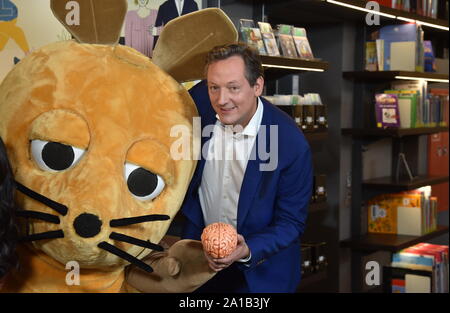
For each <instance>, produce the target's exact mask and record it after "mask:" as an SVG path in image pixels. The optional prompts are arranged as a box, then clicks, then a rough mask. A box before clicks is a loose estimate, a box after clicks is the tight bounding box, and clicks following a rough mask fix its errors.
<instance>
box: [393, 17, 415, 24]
mask: <svg viewBox="0 0 450 313" xmlns="http://www.w3.org/2000/svg"><path fill="white" fill-rule="evenodd" d="M397 19H398V20H401V21H405V22H408V23H416V22H417V21H416V20H413V19H412V18H406V17H402V16H397Z"/></svg>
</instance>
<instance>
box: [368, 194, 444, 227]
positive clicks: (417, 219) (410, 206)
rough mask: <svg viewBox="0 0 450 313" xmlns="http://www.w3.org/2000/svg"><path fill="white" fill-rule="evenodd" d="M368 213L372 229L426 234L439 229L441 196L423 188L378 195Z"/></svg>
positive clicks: (370, 202) (372, 201) (371, 202)
mask: <svg viewBox="0 0 450 313" xmlns="http://www.w3.org/2000/svg"><path fill="white" fill-rule="evenodd" d="M367 213H368V214H367V223H368V224H367V225H368V232H369V233H381V234H397V235H409V236H422V235H424V234H427V233H430V232H432V231H434V230H436V229H437V199H436V198H435V197H430V195H428V194H427V193H426V192H422V191H408V192H402V193H396V194H383V195H378V196H376V197H374V198H372V199H370V200H369V201H368V202H367Z"/></svg>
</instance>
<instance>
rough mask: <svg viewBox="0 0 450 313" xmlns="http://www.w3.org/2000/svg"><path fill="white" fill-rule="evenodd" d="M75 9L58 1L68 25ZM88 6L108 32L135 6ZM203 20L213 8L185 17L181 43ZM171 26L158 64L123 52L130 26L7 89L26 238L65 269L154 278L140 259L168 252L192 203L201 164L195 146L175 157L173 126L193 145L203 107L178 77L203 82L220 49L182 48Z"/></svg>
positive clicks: (16, 78) (10, 82)
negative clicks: (178, 217) (137, 269)
mask: <svg viewBox="0 0 450 313" xmlns="http://www.w3.org/2000/svg"><path fill="white" fill-rule="evenodd" d="M65 2H67V1H60V0H58V1H52V8H53V10H54V12H55V14H56V15H57V16H59V19H60V20H63V18H61V14H58V12H64V9H65V6H64V4H65ZM78 2H79V3H80V6H81V10H80V12H81V15H80V16H81V25H83V23H84V22H83V17H84V16H93V14H94V15H95V16H98V18H94V20H93V21H91V20H89V21H90V22H91V24H93V25H103V26H102V27H107V28H108V27H109V26H107V23H106V21H110V20H114V19H115V18H118V17H119V18H123V16H124V13H125V12H124V10H125V11H126V1H111V0H109V1H108V0H102V1H96V2H95V5H96V6H97V7H96V8H92V7H90V1H78ZM112 3H114V4H118V6H117V7H114V9H111V10H110V12H109V13H110V14H111V12H113V14H116V16H115V17H111V16H107V17H105V16H103V15H102V16H101V17H100V13H99V12H104V10H102V9H101V6H102V5H103V6H105V5H111V4H112ZM57 5H60V6H61V7H60V8H58V7H57ZM83 12H90V14H89V15H88V14H84V13H83ZM114 12H115V13H114ZM211 13H212V12H210V13H208V14H211ZM195 14H204V12H200V11H199V12H197V13H192V15H193V16H194V17H192V16H191V17H190V16H188V15H186V16H184V17H182V18H180V20H181V24H183V23H188V24H190V23H194V24H191V25H184V26H183V25H180V26H181V28H180V27H179V26H176V21H175V23H174V24H175V26H176V28H175V29H176V30H177V32H176V35H177V36H178V33H179V32H180V31H181V29H183V28H186V27H188V26H190V27H191V30H192V27H194V26H195V25H197V26H199V25H198V23H199V22H198V19H197V21H196V17H195ZM218 14H219V15H220V14H222V13H220V12H219V10H217V11H214V13H213V16H215V18H216V19H217V16H218ZM89 21H87V22H85V24H86V25H91V24H89ZM101 21H104V22H103V24H102V22H101ZM195 21H196V22H195ZM95 23H99V24H95ZM105 23H106V24H105ZM227 23H228V22H227ZM105 25H106V26H105ZM170 25H171V24H170ZM170 25H167V34H168V37H169V38H164V37H165V36H164V33H163V34H162V35H161V40H160V41H159V44H158V45H159V46H158V47H157V48H156V49H155V57H154V59H153V60H150V59H148V58H147V57H145V56H143V55H141V54H140V53H139V52H137V51H135V50H133V49H132V48H129V47H126V46H121V45H116V44H114V42H117V39H118V35H119V33H120V28H121V27H120V26H121V24H120V25H119V27H115V28H110V29H112V30H111V31H110V32H106V31H105V29H104V28H101V27H100V26H99V27H95V33H94V32H92V31H90V32H89V31H86V29H85V28H84V29H83V30H82V31H79V32H78V33H76V32H73V33H74V36H75V37H76V38H77V39H78V41H83V42H76V41H65V42H58V43H53V44H50V45H48V46H45V47H43V48H41V49H39V50H37V51H35V52H33V53H31V54H30V55H29V56H27V57H26V58H24V59H23V60H22V61H21V62H20V63H19V64H18V65H17V66H15V68H14V69H13V70H12V71H11V72H10V73H9V74H8V75H7V77H6V78H5V80H4V81H3V82H2V84H1V85H0V116H1V119H0V136H1V138H2V139H3V140H4V141H5V143H6V146H7V148H8V156H9V159H10V162H11V166H12V169H13V173H14V176H15V180H16V181H17V184H18V190H19V192H18V193H17V202H18V206H19V207H20V208H21V211H20V212H19V216H20V218H21V219H22V221H23V222H24V223H23V224H22V225H23V227H22V235H23V236H22V240H23V241H26V242H30V243H31V244H32V246H33V249H35V251H38V253H39V254H40V255H41V256H43V257H47V258H49V259H51V260H54V261H57V262H58V263H60V264H61V266H63V267H64V265H65V264H67V263H68V262H70V261H76V262H77V263H78V264H79V265H80V267H81V268H86V269H96V270H101V271H110V272H113V271H115V272H121V271H122V270H123V267H124V266H125V265H127V264H129V262H131V263H134V264H136V265H138V266H141V267H142V268H143V269H144V270H147V271H151V270H152V269H151V268H150V267H149V266H148V265H146V264H144V263H143V262H141V261H140V259H141V258H142V257H144V256H145V255H147V254H148V253H150V252H151V251H153V250H160V249H161V248H160V247H159V246H158V245H157V244H158V243H159V241H160V240H161V238H162V237H163V236H164V234H165V233H166V231H167V229H168V227H169V225H170V223H171V221H172V219H173V217H174V216H175V214H176V213H177V211H178V210H179V208H180V206H181V203H182V201H183V198H184V194H185V192H186V189H187V186H188V183H189V181H190V178H191V176H192V174H193V171H194V169H195V165H196V163H195V158H194V157H193V153H194V151H193V149H192V145H190V148H191V150H190V151H188V155H189V156H190V157H189V158H187V159H183V160H175V159H174V158H172V157H171V147H172V146H173V145H174V143H175V142H176V141H177V140H179V138H178V137H176V136H175V135H173V134H172V135H171V130H172V129H173V127H175V126H177V127H179V126H181V127H183V129H185V130H186V132H184V134H183V135H185V136H188V140H190V141H191V143H192V139H193V138H194V136H193V133H192V121H193V118H194V117H195V116H197V111H196V108H195V105H194V103H193V101H192V99H191V98H190V96H189V94H188V92H187V91H186V90H185V89H184V88H183V87H182V86H181V85H180V84H179V82H177V80H178V81H182V80H184V79H185V78H186V79H188V78H201V73H202V67H201V66H200V67H199V68H198V69H195V67H196V66H197V64H196V62H195V60H196V59H198V58H200V57H201V56H202V53H203V52H202V51H207V50H208V49H209V48H210V47H209V46H211V45H215V44H217V42H214V41H213V42H210V43H209V44H208V45H207V46H205V47H203V46H197V47H194V48H193V50H191V51H190V52H189V51H186V49H184V51H183V52H182V53H181V52H180V51H179V48H178V49H174V51H173V52H170V49H169V46H168V45H167V44H169V43H170V41H171V40H169V39H170V37H171V35H170V32H171V29H170V27H171V26H170ZM67 28H68V29H69V30H71V31H73V27H72V26H67ZM88 28H89V27H88ZM219 28H220V27H219ZM91 29H92V28H91ZM230 29H231V27H230ZM233 30H234V28H233ZM165 31H166V30H165ZM111 32H112V33H113V34H114V35H115V36H113V37H114V39H111ZM234 32H235V30H234ZM225 33H226V32H225ZM102 34H103V37H105V36H106V39H105V41H102V38H103V37H102ZM86 36H87V37H86ZM89 36H91V37H92V38H91V37H89ZM227 36H229V35H227ZM232 36H235V34H232ZM230 40H231V41H233V40H235V38H232V39H229V38H228V39H227V38H226V36H225V38H224V37H221V38H220V39H219V41H222V42H223V41H230ZM190 42H192V41H190ZM176 45H180V42H177V43H176ZM191 46H192V45H191ZM164 52H165V53H164ZM186 52H187V55H186ZM177 53H178V54H179V55H177ZM158 54H159V55H164V57H161V58H160V59H158ZM181 54H183V55H184V56H185V59H183V58H180V55H181ZM169 55H172V56H175V57H174V58H172V61H171V62H168V61H170V60H169V59H168V58H170V56H169ZM189 55H190V57H189ZM189 62H191V63H189ZM162 64H169V65H167V66H165V65H162ZM177 64H178V65H177ZM186 64H191V65H192V67H190V66H187V65H186ZM183 67H184V68H186V71H183V70H182V68H183ZM176 73H182V74H180V75H178V76H177V74H176ZM196 73H198V74H199V75H197V74H196ZM183 75H184V77H183ZM186 75H187V76H191V77H187V76H186ZM194 76H196V77H194ZM172 136H173V137H172Z"/></svg>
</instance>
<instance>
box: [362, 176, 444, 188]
mask: <svg viewBox="0 0 450 313" xmlns="http://www.w3.org/2000/svg"><path fill="white" fill-rule="evenodd" d="M444 182H448V176H428V175H420V176H418V177H416V178H414V180H412V181H410V180H409V179H400V180H399V181H395V179H394V178H392V177H390V176H388V177H381V178H374V179H368V180H364V181H363V187H364V188H373V189H383V190H386V191H406V190H413V189H417V188H420V187H423V186H428V185H434V184H440V183H444Z"/></svg>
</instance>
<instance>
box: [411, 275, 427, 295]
mask: <svg viewBox="0 0 450 313" xmlns="http://www.w3.org/2000/svg"><path fill="white" fill-rule="evenodd" d="M405 292H406V293H431V278H430V277H428V276H421V275H414V274H405Z"/></svg>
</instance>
